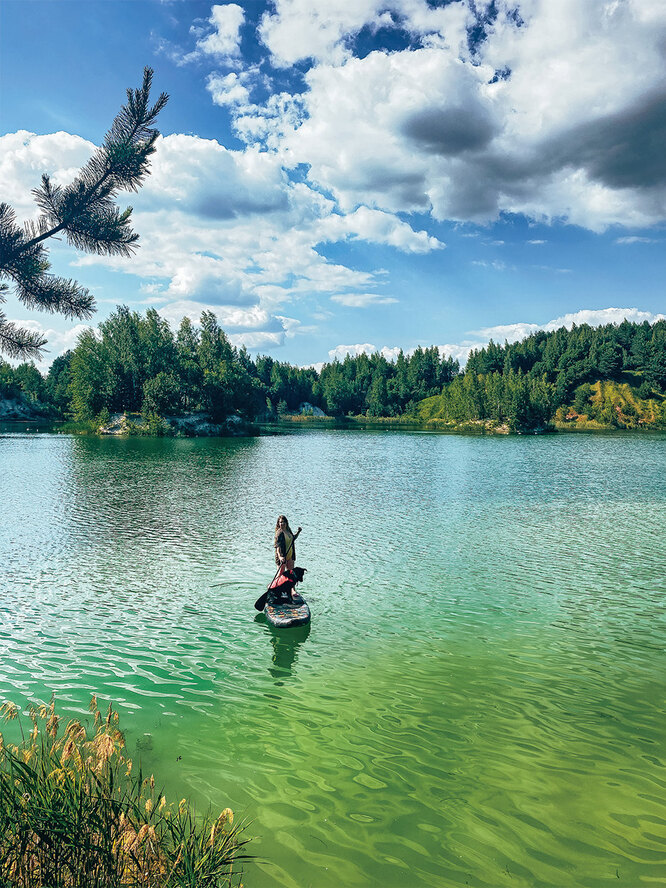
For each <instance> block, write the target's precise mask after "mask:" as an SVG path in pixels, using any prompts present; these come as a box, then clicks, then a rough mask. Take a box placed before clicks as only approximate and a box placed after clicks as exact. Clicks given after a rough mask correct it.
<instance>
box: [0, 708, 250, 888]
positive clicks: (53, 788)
mask: <svg viewBox="0 0 666 888" xmlns="http://www.w3.org/2000/svg"><path fill="white" fill-rule="evenodd" d="M91 712H92V714H93V726H92V728H90V729H88V728H86V726H85V725H83V724H82V723H81V722H80V721H78V720H76V719H73V720H71V721H69V722H68V723H67V724H66V725H64V728H63V721H62V719H61V718H60V717H59V716H58V714H57V713H56V711H55V706H54V703H53V701H51V703H50V705H48V706H40V707H38V708H35V707H31V709H30V710H29V719H30V728H29V730H28V731H27V732H26V731H25V730H24V725H23V722H22V719H21V717H20V715H19V711H18V708H17V707H16V706H15V705H14V704H13V703H4V704H3V705H2V706H0V715H2V716H4V718H5V719H7V720H14V719H18V720H19V728H20V736H21V738H22V739H21V741H20V742H19V743H17V744H7V745H5V743H4V740H3V738H2V734H0V886H2V888H5V886H12V888H14V886H15V888H120V886H123V888H125V886H132V888H133V886H142V888H158V886H159V888H184V886H187V888H195V886H196V888H222V886H224V888H228V886H232V885H238V884H239V882H240V878H241V872H240V870H239V865H240V864H242V861H243V860H246V859H248V855H247V854H245V853H243V848H244V846H245V845H246V844H247V840H246V839H243V838H242V833H243V827H242V826H239V825H238V824H237V825H234V816H233V812H232V811H231V810H230V809H229V808H226V809H225V810H224V811H222V813H221V814H220V815H219V816H218V817H215V816H213V815H212V814H210V813H209V814H206V815H204V816H198V815H197V814H196V812H195V811H194V809H193V807H192V806H191V805H190V804H189V803H188V802H187V801H186V800H185V799H182V800H181V802H180V803H179V804H178V805H174V804H167V801H166V798H165V796H164V795H163V793H161V792H159V791H157V790H156V783H155V779H154V777H153V776H152V775H151V776H149V777H146V776H145V775H144V774H143V773H142V772H141V768H140V767H139V768H136V769H135V768H134V767H133V762H132V760H131V759H130V758H128V757H127V756H126V755H125V742H124V738H123V734H122V732H121V731H120V729H119V726H118V713H117V712H115V711H114V710H113V708H112V707H111V705H109V708H108V712H107V713H106V715H102V713H101V712H100V710H99V708H98V706H97V701H96V699H95V697H93V699H92V701H91Z"/></svg>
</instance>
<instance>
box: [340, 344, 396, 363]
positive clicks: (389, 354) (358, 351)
mask: <svg viewBox="0 0 666 888" xmlns="http://www.w3.org/2000/svg"><path fill="white" fill-rule="evenodd" d="M375 352H379V354H380V355H383V357H385V358H386V360H387V361H392V360H394V359H395V358H397V356H398V353H399V352H400V348H389V347H388V346H384V347H383V348H381V349H378V348H377V346H375V345H371V344H370V343H369V342H363V343H360V344H357V345H336V347H335V348H332V349H330V351H329V353H328V357H329V360H331V361H335V360H338V361H342V360H344V358H345V357H346V356H347V355H351V356H352V358H354V357H358V355H363V354H365V355H374V353H375Z"/></svg>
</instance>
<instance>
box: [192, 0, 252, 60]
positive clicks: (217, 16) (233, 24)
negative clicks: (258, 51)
mask: <svg viewBox="0 0 666 888" xmlns="http://www.w3.org/2000/svg"><path fill="white" fill-rule="evenodd" d="M244 19H245V13H244V12H243V10H242V8H241V7H240V6H238V5H237V4H236V3H225V4H223V5H218V6H213V7H211V14H210V19H209V20H208V21H209V23H210V24H211V25H212V26H213V28H214V30H213V31H212V33H210V34H208V35H206V36H205V37H202V38H201V40H198V41H197V49H198V50H199V52H201V53H203V54H204V55H209V56H215V57H222V58H227V57H229V56H235V55H237V54H238V50H239V46H240V28H241V25H242V24H243V21H244Z"/></svg>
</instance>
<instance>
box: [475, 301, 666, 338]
mask: <svg viewBox="0 0 666 888" xmlns="http://www.w3.org/2000/svg"><path fill="white" fill-rule="evenodd" d="M664 318H666V315H663V314H653V313H652V312H649V311H641V310H640V309H638V308H601V309H581V310H580V311H576V312H570V313H569V314H565V315H562V316H561V317H558V318H554V319H553V320H552V321H547V322H546V323H545V324H533V323H527V322H519V323H515V324H500V325H498V326H495V327H483V328H482V329H480V330H474V331H472V332H473V333H474V334H475V335H477V336H479V337H482V338H483V339H484V340H485V341H484V345H485V344H487V342H488V341H489V340H491V339H492V340H494V341H495V342H504V341H505V340H506V341H507V342H509V343H511V342H519V341H520V340H521V339H524V338H525V337H526V336H530V335H531V334H532V333H536V332H537V331H539V330H546V331H551V330H559V328H560V327H566V328H567V329H568V330H570V329H571V328H572V327H573V325H574V324H577V325H580V324H588V325H589V326H590V327H601V326H603V325H604V324H621V323H622V321H624V320H627V321H630V322H631V323H635V324H642V323H643V322H644V321H647V322H648V323H649V324H654V323H655V322H656V321H659V320H663V319H664Z"/></svg>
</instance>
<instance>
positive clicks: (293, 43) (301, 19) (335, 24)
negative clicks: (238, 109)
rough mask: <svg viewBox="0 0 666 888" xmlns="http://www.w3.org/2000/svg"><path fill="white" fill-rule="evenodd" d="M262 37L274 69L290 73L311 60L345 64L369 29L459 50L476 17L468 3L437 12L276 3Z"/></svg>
mask: <svg viewBox="0 0 666 888" xmlns="http://www.w3.org/2000/svg"><path fill="white" fill-rule="evenodd" d="M274 7H275V12H274V13H265V15H264V16H263V19H262V22H261V26H260V28H259V33H260V36H261V39H262V40H263V42H264V43H265V44H266V46H267V47H268V49H269V51H270V53H271V56H272V61H273V64H275V65H277V66H281V67H289V66H291V65H294V64H296V63H297V62H300V61H303V60H305V59H312V60H313V61H315V62H317V63H326V64H340V63H342V62H343V61H344V60H345V59H347V58H349V57H350V55H351V52H352V50H351V47H350V41H351V38H353V37H354V36H355V35H356V34H358V32H359V31H361V29H362V28H363V27H365V26H369V27H370V29H371V30H377V29H378V28H380V27H381V28H388V29H390V28H394V29H399V30H402V31H406V32H409V33H410V34H412V35H413V36H414V37H421V38H423V39H424V40H425V41H426V42H431V43H436V44H438V45H440V44H441V45H447V46H453V47H454V48H455V49H456V50H457V49H458V48H459V47H460V46H461V45H462V44H463V43H464V41H465V39H466V26H467V25H468V24H469V23H470V22H471V20H472V16H471V14H470V10H469V7H468V5H467V3H466V2H464V0H463V2H457V3H452V4H450V5H447V6H446V7H442V8H438V9H433V8H432V7H431V6H430V4H429V3H427V2H426V0H388V2H387V0H333V2H331V0H274Z"/></svg>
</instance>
